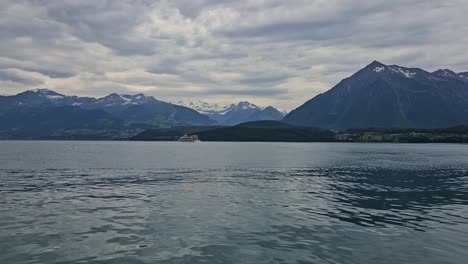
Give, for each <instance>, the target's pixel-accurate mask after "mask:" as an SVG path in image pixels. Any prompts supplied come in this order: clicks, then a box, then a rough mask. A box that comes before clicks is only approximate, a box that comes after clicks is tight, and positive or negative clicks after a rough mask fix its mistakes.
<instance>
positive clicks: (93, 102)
mask: <svg viewBox="0 0 468 264" xmlns="http://www.w3.org/2000/svg"><path fill="white" fill-rule="evenodd" d="M52 106H55V107H59V106H75V107H79V108H81V109H88V110H92V109H100V110H103V111H105V112H107V113H110V114H112V115H113V116H115V117H117V118H120V119H123V120H126V121H129V122H142V123H152V124H158V123H175V124H179V123H180V124H196V125H208V124H212V123H214V121H213V120H210V119H209V118H208V117H206V116H204V115H202V114H200V113H198V112H197V111H195V110H193V109H190V108H188V107H183V106H179V105H174V104H170V103H166V102H163V101H159V100H157V99H156V98H154V97H153V96H145V95H144V94H136V95H125V94H116V93H113V94H110V95H108V96H105V97H102V98H92V97H78V96H65V95H62V94H59V93H57V92H54V91H51V90H48V89H36V90H30V91H25V92H22V93H19V94H17V95H13V96H0V113H1V112H5V111H8V110H9V109H12V108H17V107H26V108H38V107H39V108H41V107H52Z"/></svg>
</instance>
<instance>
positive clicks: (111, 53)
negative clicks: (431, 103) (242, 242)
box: [0, 0, 468, 109]
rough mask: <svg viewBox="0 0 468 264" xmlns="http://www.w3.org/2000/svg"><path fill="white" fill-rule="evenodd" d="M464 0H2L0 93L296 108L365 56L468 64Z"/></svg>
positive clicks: (423, 64) (419, 63)
mask: <svg viewBox="0 0 468 264" xmlns="http://www.w3.org/2000/svg"><path fill="white" fill-rule="evenodd" d="M465 14H468V1H466V0H446V1H427V0H392V1H375V0H288V1H284V0H236V1H229V0H171V1H149V0H121V1H116V0H109V1H105V0H89V1H71V0H57V1H56V0H29V1H26V0H11V1H10V0H0V36H1V38H0V94H15V93H17V92H21V91H24V90H27V89H33V88H48V89H52V90H55V91H57V92H60V93H63V94H67V95H81V96H96V97H99V96H104V95H107V94H109V93H112V92H116V93H126V94H136V93H145V94H147V95H153V96H155V97H156V98H158V99H161V100H177V99H184V98H198V99H201V100H203V101H207V102H217V103H231V102H237V101H241V100H248V101H250V102H253V103H256V104H258V105H263V106H266V105H274V106H277V107H281V108H285V109H292V108H295V107H297V106H299V105H300V104H302V103H304V102H305V101H307V100H308V99H310V98H312V97H313V96H315V95H317V94H319V93H322V92H324V91H326V90H328V89H330V88H331V87H333V86H334V85H335V84H336V83H338V82H339V81H340V80H341V79H343V78H346V77H348V76H350V75H352V74H353V73H354V72H356V71H357V70H359V69H361V68H363V67H364V66H365V65H367V64H369V63H370V62H372V61H373V60H378V61H380V62H382V63H385V64H398V65H401V66H408V67H420V68H423V69H426V70H429V71H433V70H436V69H439V68H449V69H452V70H454V71H457V72H459V71H468V56H466V50H467V47H468V34H466V33H467V32H468V18H466V15H465Z"/></svg>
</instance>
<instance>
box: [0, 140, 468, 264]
mask: <svg viewBox="0 0 468 264" xmlns="http://www.w3.org/2000/svg"><path fill="white" fill-rule="evenodd" d="M467 249H468V145H443V144H440V145H432V144H429V145H404V144H333V143H312V144H291V143H199V144H198V143H197V144H191V143H176V142H173V143H153V142H53V141H52V142H51V141H49V142H46V141H43V142H41V141H30V142H27V141H11V142H10V141H3V142H0V263H2V264H3V263H425V264H426V263H467V260H468V251H467Z"/></svg>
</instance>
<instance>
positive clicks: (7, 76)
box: [0, 70, 43, 85]
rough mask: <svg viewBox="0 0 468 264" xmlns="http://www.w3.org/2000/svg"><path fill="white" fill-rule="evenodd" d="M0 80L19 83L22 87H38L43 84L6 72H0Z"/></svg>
mask: <svg viewBox="0 0 468 264" xmlns="http://www.w3.org/2000/svg"><path fill="white" fill-rule="evenodd" d="M0 80H2V81H10V82H15V83H21V84H24V85H40V84H42V83H43V82H42V80H40V79H37V78H33V77H27V76H21V75H20V74H18V73H15V72H11V71H8V70H0Z"/></svg>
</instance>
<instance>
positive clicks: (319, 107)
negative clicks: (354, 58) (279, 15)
mask: <svg viewBox="0 0 468 264" xmlns="http://www.w3.org/2000/svg"><path fill="white" fill-rule="evenodd" d="M283 122H286V123H289V124H293V125H298V126H309V127H321V128H328V129H349V128H443V127H451V126H457V125H466V124H468V73H467V72H462V73H455V72H453V71H451V70H448V69H443V70H437V71H435V72H428V71H425V70H422V69H419V68H406V67H401V66H398V65H385V64H383V63H380V62H378V61H374V62H372V63H371V64H369V65H367V66H366V67H364V68H363V69H361V70H360V71H358V72H357V73H355V74H354V75H352V76H351V77H349V78H346V79H344V80H342V81H341V82H339V83H338V84H337V85H336V86H335V87H333V88H332V89H330V90H329V91H327V92H325V93H323V94H319V95H317V96H316V97H314V98H312V99H311V100H309V101H307V102H306V103H304V104H303V105H302V106H300V107H298V108H297V109H295V110H293V111H292V112H291V113H289V114H288V115H287V116H286V117H285V118H284V119H283Z"/></svg>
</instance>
